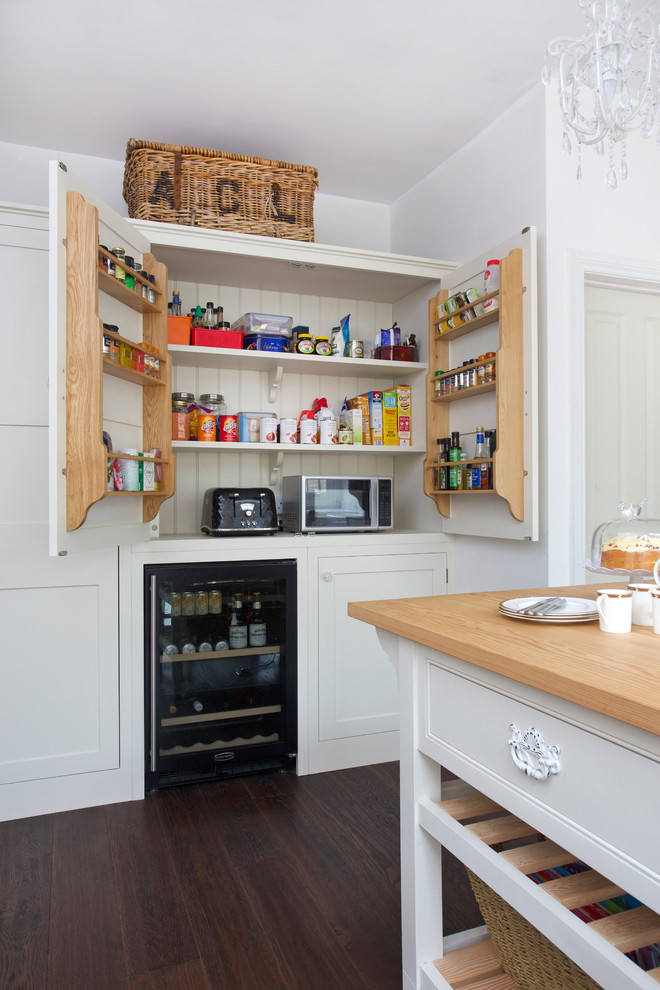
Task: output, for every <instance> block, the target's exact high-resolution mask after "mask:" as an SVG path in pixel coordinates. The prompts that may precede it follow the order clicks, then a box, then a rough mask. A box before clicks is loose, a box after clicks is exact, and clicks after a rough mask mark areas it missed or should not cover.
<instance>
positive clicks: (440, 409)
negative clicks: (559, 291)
mask: <svg viewBox="0 0 660 990" xmlns="http://www.w3.org/2000/svg"><path fill="white" fill-rule="evenodd" d="M524 291H525V289H524V286H523V262H522V251H521V249H520V248H514V250H513V251H511V252H510V253H509V254H508V255H507V256H506V257H505V258H502V259H501V261H500V288H499V290H498V291H497V292H492V293H488V294H487V295H484V296H482V297H481V298H480V299H478V300H476V302H475V303H471V304H470V306H464V307H462V309H459V310H457V311H456V313H457V314H458V315H460V313H461V312H463V310H466V309H470V308H472V307H474V306H475V305H479V303H483V302H484V301H485V300H487V299H492V298H498V307H497V309H495V310H494V311H493V312H489V313H486V314H484V315H483V316H478V317H476V318H474V319H471V320H469V321H467V322H466V323H463V324H461V325H460V326H458V327H456V328H454V329H453V330H447V331H445V332H444V333H440V332H439V326H440V324H441V323H442V322H443V321H442V320H438V319H437V307H438V305H439V304H442V303H444V302H446V300H447V298H448V295H449V293H448V291H447V290H442V291H440V292H439V293H438V294H437V296H434V297H433V298H432V299H430V300H429V372H428V375H427V379H426V381H427V403H426V459H425V461H424V493H425V494H426V495H428V496H429V498H432V499H433V501H434V502H435V504H436V507H437V509H438V512H439V513H440V514H441V515H443V516H449V514H450V505H451V499H452V498H453V497H454V496H456V495H460V496H465V495H478V494H491V495H492V494H493V493H495V494H496V495H499V496H500V497H501V498H503V499H505V500H506V502H507V504H508V506H509V511H510V512H511V515H512V516H513V517H514V518H515V519H519V520H523V519H524V517H525V499H524V478H525V467H524V414H525V413H524V397H523V395H524V386H523V305H522V296H523V292H524ZM452 315H454V314H452ZM498 320H499V347H498V349H497V352H496V357H495V366H496V379H495V382H494V383H488V384H487V385H477V386H474V387H472V388H467V389H461V390H460V391H458V392H452V393H450V394H449V395H443V396H439V397H436V394H435V372H436V370H437V369H448V368H449V367H450V366H451V360H450V352H449V344H450V342H451V341H452V340H456V339H457V338H459V337H464V336H465V335H466V334H469V333H473V332H474V331H475V330H479V329H480V328H482V327H485V326H488V325H489V324H491V323H495V322H496V321H498ZM492 390H494V391H495V417H496V423H495V427H496V431H497V447H496V449H495V456H494V460H493V476H494V480H493V488H492V489H481V488H477V489H466V490H462V491H453V490H452V491H451V492H449V491H435V490H434V488H433V470H434V468H435V467H437V464H436V463H435V462H434V456H435V448H436V439H437V438H438V437H444V436H448V435H449V434H450V432H451V426H450V407H451V404H452V403H453V402H455V401H458V400H459V399H469V398H470V397H471V396H474V395H477V394H480V393H482V392H486V391H492Z"/></svg>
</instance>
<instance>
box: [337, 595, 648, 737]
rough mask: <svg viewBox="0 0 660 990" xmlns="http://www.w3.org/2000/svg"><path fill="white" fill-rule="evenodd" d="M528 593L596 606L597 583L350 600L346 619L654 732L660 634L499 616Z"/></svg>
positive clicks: (641, 629) (642, 629)
mask: <svg viewBox="0 0 660 990" xmlns="http://www.w3.org/2000/svg"><path fill="white" fill-rule="evenodd" d="M607 583H608V582H605V584H607ZM617 585H618V586H620V587H621V586H624V587H625V585H622V584H621V582H617V583H616V584H614V583H612V584H611V586H612V587H615V586H617ZM532 595H539V596H540V597H550V596H551V595H569V596H571V597H575V598H590V599H593V600H594V601H595V599H596V585H578V586H573V587H563V588H541V589H531V590H530V589H524V590H521V591H489V592H480V593H476V594H461V595H437V596H433V597H428V598H399V599H393V600H384V601H371V602H349V605H348V614H349V615H351V616H353V618H355V619H360V620H361V621H363V622H367V623H370V624H371V625H373V626H376V627H377V628H378V629H383V630H385V631H387V632H390V633H394V634H395V635H397V636H402V637H403V638H405V639H408V640H411V641H412V642H414V643H419V644H421V645H422V646H428V647H430V648H431V649H434V650H438V651H439V652H442V653H448V654H450V655H451V656H454V657H458V658H459V659H461V660H466V661H468V662H469V663H472V664H474V665H475V666H477V667H483V668H486V669H487V670H492V671H494V672H495V673H498V674H502V675H504V676H505V677H510V678H511V679H513V680H515V681H519V682H521V683H523V684H528V685H530V686H531V687H535V688H538V689H540V690H542V691H546V692H548V693H549V694H552V695H555V696H556V697H559V698H564V699H566V700H567V701H571V702H574V703H575V704H577V705H582V706H583V707H584V708H589V709H591V710H593V711H596V712H601V713H602V714H604V715H608V716H610V717H611V718H616V719H619V720H620V721H622V722H625V723H627V724H628V725H632V726H636V727H638V728H640V729H644V730H646V731H647V732H652V733H654V734H655V735H660V636H657V635H655V634H654V632H653V629H652V627H650V626H637V625H634V626H633V627H632V632H630V633H625V634H621V635H618V634H612V633H604V632H601V630H600V628H599V625H598V622H597V621H596V622H582V623H570V624H559V623H558V624H557V625H551V624H550V623H544V622H529V621H525V620H521V619H510V618H507V617H506V616H504V615H502V614H501V613H500V612H499V611H498V608H497V606H498V604H499V603H500V602H502V601H506V600H507V599H510V598H522V597H525V596H532Z"/></svg>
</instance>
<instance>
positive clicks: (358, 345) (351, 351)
mask: <svg viewBox="0 0 660 990" xmlns="http://www.w3.org/2000/svg"><path fill="white" fill-rule="evenodd" d="M346 357H351V358H361V357H364V341H363V340H349V341H348V343H347V345H346Z"/></svg>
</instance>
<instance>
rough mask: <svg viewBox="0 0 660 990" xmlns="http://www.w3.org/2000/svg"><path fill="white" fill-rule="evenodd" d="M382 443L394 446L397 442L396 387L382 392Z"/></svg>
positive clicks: (386, 445)
mask: <svg viewBox="0 0 660 990" xmlns="http://www.w3.org/2000/svg"><path fill="white" fill-rule="evenodd" d="M382 408H383V444H384V446H385V447H396V446H397V445H398V443H399V434H398V413H397V400H396V389H395V388H388V389H386V390H385V391H384V392H383V404H382Z"/></svg>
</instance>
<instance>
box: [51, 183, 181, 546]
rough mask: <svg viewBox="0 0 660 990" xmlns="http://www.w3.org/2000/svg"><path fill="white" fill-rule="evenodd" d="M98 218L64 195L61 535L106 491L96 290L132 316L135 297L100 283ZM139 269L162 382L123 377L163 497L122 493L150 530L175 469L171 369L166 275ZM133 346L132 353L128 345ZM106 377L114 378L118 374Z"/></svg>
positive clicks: (155, 265)
mask: <svg viewBox="0 0 660 990" xmlns="http://www.w3.org/2000/svg"><path fill="white" fill-rule="evenodd" d="M98 226H99V224H98V210H97V209H96V207H95V206H93V205H91V204H90V203H87V202H86V201H85V199H84V198H83V197H82V196H81V195H80V193H77V192H68V193H67V241H66V244H67V255H66V269H67V270H66V276H67V292H66V352H67V357H66V468H65V474H66V528H67V531H72V530H75V529H78V528H79V527H80V526H82V524H83V523H84V521H85V519H86V518H87V513H88V512H89V509H90V506H92V505H93V504H94V503H95V502H99V501H100V500H101V499H103V498H105V497H106V495H109V494H113V493H112V492H108V491H107V464H108V457H107V450H106V447H105V445H104V443H103V373H104V371H108V368H107V366H106V362H104V360H103V353H102V335H103V324H102V321H101V320H100V319H99V314H98V293H99V290H100V291H103V292H108V293H109V294H110V295H112V296H113V298H115V299H119V301H120V302H122V303H126V304H127V305H129V306H131V308H134V309H135V308H136V307H135V306H133V305H132V304H131V301H129V300H131V299H133V298H134V300H135V301H136V302H137V301H138V298H139V297H138V296H137V294H136V293H134V292H132V290H131V289H127V288H126V287H125V286H122V285H121V284H119V283H117V284H115V283H114V280H112V279H109V278H108V276H107V275H106V276H105V277H103V278H99V275H103V273H102V272H100V269H99V263H98V258H99V244H98ZM143 266H144V268H145V269H146V270H147V271H151V272H153V273H154V275H155V285H156V290H157V295H156V303H155V304H150V303H147V305H146V306H144V305H143V300H142V299H141V298H139V303H140V305H139V311H140V312H141V313H142V339H143V342H144V344H145V345H146V347H147V348H152V349H153V350H154V351H157V352H158V358H159V361H160V377H159V378H158V379H156V378H151V377H150V376H148V375H141V374H140V375H138V374H137V373H135V374H131V375H130V376H125V375H123V376H122V377H129V378H130V380H131V381H133V382H134V384H136V385H137V386H138V387H140V388H141V389H142V424H143V426H142V444H141V446H142V449H143V450H151V449H153V448H156V449H158V450H160V451H161V452H162V456H161V458H160V459H159V461H160V462H161V463H162V473H163V479H162V489H161V490H160V491H157V492H154V491H147V492H121V493H119V494H120V495H121V496H122V498H129V497H131V496H135V495H138V496H140V497H141V498H142V499H143V502H142V518H143V521H144V522H149V521H150V520H151V519H153V518H154V517H155V516H156V515H157V514H158V510H159V509H160V506H161V504H162V502H163V501H165V499H167V498H170V496H171V495H172V494H173V493H174V479H175V463H174V457H173V456H172V440H171V432H172V431H171V363H170V358H169V355H168V351H167V310H166V307H165V298H166V292H167V269H166V267H165V265H163V264H161V263H160V262H158V261H156V259H155V258H154V257H153V255H151V254H145V255H144V258H143ZM134 346H138V345H134ZM110 374H113V375H118V374H119V372H118V371H117V368H113V369H110Z"/></svg>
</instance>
